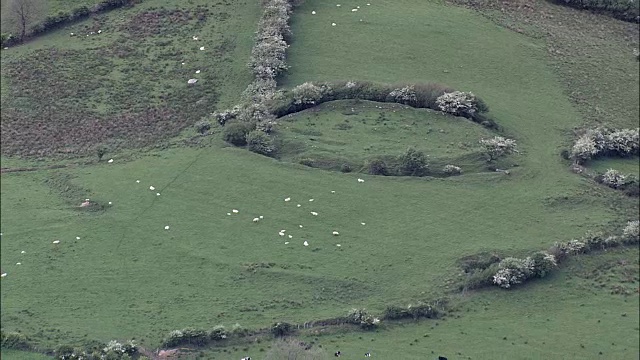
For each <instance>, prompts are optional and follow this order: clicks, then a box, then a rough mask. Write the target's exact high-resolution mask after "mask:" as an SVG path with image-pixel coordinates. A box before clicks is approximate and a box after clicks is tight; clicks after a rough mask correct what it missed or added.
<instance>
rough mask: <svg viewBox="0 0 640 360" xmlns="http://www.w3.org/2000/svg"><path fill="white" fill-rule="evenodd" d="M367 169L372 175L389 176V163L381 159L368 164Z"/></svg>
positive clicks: (375, 159)
mask: <svg viewBox="0 0 640 360" xmlns="http://www.w3.org/2000/svg"><path fill="white" fill-rule="evenodd" d="M367 169H368V172H369V174H371V175H387V174H388V169H387V163H386V162H384V160H382V159H380V158H374V159H371V160H369V162H368V163H367Z"/></svg>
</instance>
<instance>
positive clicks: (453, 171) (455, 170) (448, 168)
mask: <svg viewBox="0 0 640 360" xmlns="http://www.w3.org/2000/svg"><path fill="white" fill-rule="evenodd" d="M442 172H443V173H444V174H445V175H448V176H455V175H462V169H461V168H460V167H459V166H455V165H445V166H444V168H443V169H442Z"/></svg>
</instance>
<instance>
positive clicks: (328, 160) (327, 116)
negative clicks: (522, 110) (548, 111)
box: [277, 101, 493, 172]
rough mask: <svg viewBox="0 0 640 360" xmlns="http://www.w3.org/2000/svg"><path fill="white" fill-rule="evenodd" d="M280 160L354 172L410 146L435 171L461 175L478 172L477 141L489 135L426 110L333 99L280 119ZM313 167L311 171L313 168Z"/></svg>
mask: <svg viewBox="0 0 640 360" xmlns="http://www.w3.org/2000/svg"><path fill="white" fill-rule="evenodd" d="M279 122H280V126H278V135H277V137H278V139H279V140H281V141H282V142H283V144H284V146H283V147H282V150H281V151H280V152H281V154H280V159H281V160H283V161H290V162H297V161H299V160H300V159H310V160H313V161H317V162H318V163H319V165H318V166H317V167H321V168H330V169H333V170H339V169H340V166H341V165H342V164H343V163H347V164H350V165H351V167H352V168H353V170H354V171H357V170H359V169H360V168H361V167H362V166H363V165H364V163H365V160H366V159H368V158H371V157H374V156H379V155H391V156H394V155H399V154H401V153H402V152H403V151H405V150H406V149H407V147H409V146H413V147H415V148H416V149H419V150H422V151H424V152H425V154H428V155H429V156H430V158H429V162H430V167H431V169H432V170H434V171H440V170H441V169H442V167H443V166H444V165H447V164H455V165H459V166H461V167H462V168H463V171H465V172H474V171H478V170H481V167H482V163H483V161H484V158H483V156H482V155H480V154H479V151H480V149H479V146H478V140H480V139H481V138H490V137H493V133H491V132H490V131H488V130H487V129H485V128H483V127H482V126H480V125H478V124H476V123H473V122H471V121H469V120H466V119H463V118H456V117H453V116H449V115H444V114H442V113H438V112H435V111H432V110H428V109H414V108H411V107H408V106H402V105H396V104H393V105H390V104H380V103H376V102H369V101H334V102H331V103H327V104H322V105H320V106H318V107H315V108H312V109H308V110H306V111H303V112H300V113H296V114H293V115H292V116H285V117H283V118H281V119H280V120H279ZM314 167H316V166H315V165H314Z"/></svg>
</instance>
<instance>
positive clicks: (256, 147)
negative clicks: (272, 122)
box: [246, 130, 276, 156]
mask: <svg viewBox="0 0 640 360" xmlns="http://www.w3.org/2000/svg"><path fill="white" fill-rule="evenodd" d="M246 140H247V147H248V148H249V150H250V151H253V152H254V153H258V154H262V155H266V156H273V155H275V152H276V146H275V144H274V141H273V139H272V138H271V137H270V136H269V135H267V134H265V133H264V132H262V131H260V130H253V131H251V132H250V133H249V134H247V137H246Z"/></svg>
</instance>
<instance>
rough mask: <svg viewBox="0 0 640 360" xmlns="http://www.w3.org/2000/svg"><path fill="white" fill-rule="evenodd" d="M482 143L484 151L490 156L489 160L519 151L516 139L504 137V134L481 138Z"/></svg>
mask: <svg viewBox="0 0 640 360" xmlns="http://www.w3.org/2000/svg"><path fill="white" fill-rule="evenodd" d="M480 145H482V146H483V147H484V151H485V153H486V154H487V155H488V156H489V160H495V159H497V158H499V157H501V156H504V155H508V154H512V153H517V152H518V149H517V144H516V141H515V140H513V139H507V138H503V137H502V136H494V137H493V138H492V139H482V140H480Z"/></svg>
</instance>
